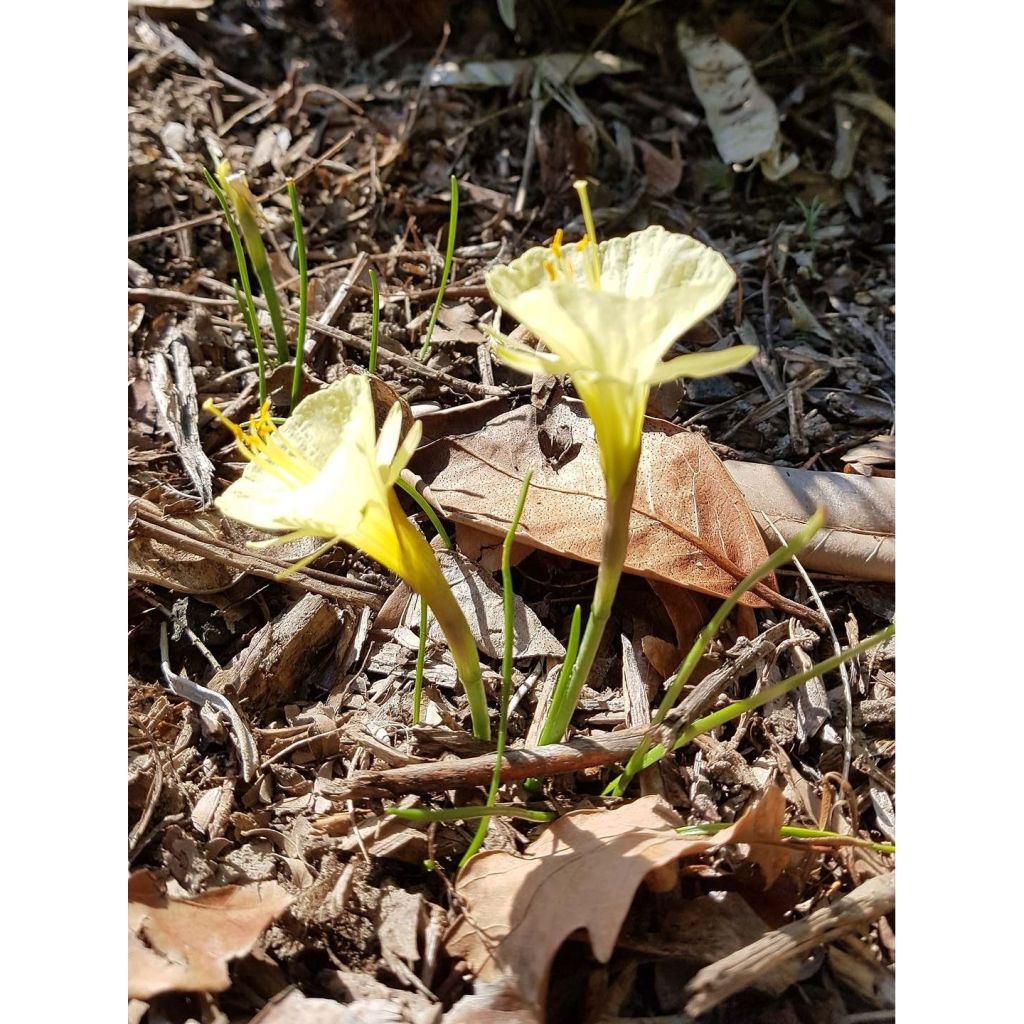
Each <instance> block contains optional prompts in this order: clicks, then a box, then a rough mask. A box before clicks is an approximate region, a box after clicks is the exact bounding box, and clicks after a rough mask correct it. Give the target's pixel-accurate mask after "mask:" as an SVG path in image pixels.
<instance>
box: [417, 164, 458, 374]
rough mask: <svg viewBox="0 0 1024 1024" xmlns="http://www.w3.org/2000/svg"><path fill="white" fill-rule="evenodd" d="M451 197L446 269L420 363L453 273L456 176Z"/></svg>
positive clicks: (421, 350)
mask: <svg viewBox="0 0 1024 1024" xmlns="http://www.w3.org/2000/svg"><path fill="white" fill-rule="evenodd" d="M451 197H452V199H451V207H450V209H449V211H448V247H447V249H446V251H445V255H444V268H443V269H442V271H441V284H440V287H439V288H438V289H437V299H436V300H435V301H434V308H433V310H432V312H431V314H430V322H429V323H428V324H427V334H426V337H425V338H424V339H423V347H422V348H421V349H420V362H422V361H423V360H424V359H426V358H427V353H428V352H429V351H430V340H431V338H433V336H434V325H435V324H436V323H437V316H438V314H439V313H440V312H441V300H442V299H443V298H444V292H445V289H446V288H447V287H448V275H449V274H450V273H451V271H452V260H453V258H454V256H455V229H456V228H457V227H458V226H459V181H458V179H457V178H456V177H455V175H454V174H453V175H452V176H451Z"/></svg>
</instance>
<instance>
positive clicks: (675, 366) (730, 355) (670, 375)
mask: <svg viewBox="0 0 1024 1024" xmlns="http://www.w3.org/2000/svg"><path fill="white" fill-rule="evenodd" d="M756 354H757V349H756V348H755V346H753V345H733V346H732V347H731V348H723V349H720V350H719V351H717V352H687V353H686V354H685V355H681V356H676V357H675V358H674V359H669V360H667V361H666V362H663V363H659V364H658V365H657V367H656V368H655V370H654V372H653V373H652V374H651V376H650V378H649V380H650V381H651V383H652V384H663V383H664V382H665V381H667V380H676V378H678V377H691V378H695V379H699V378H702V377H715V376H717V375H718V374H720V373H730V372H731V371H732V370H738V369H739V368H740V367H741V366H746V364H747V363H749V362H750V360H751V359H753V357H754V356H755V355H756Z"/></svg>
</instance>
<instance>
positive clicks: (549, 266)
mask: <svg viewBox="0 0 1024 1024" xmlns="http://www.w3.org/2000/svg"><path fill="white" fill-rule="evenodd" d="M544 270H545V272H546V273H547V275H548V278H549V279H550V280H552V281H557V280H558V274H557V273H555V265H554V263H552V262H551V260H545V261H544Z"/></svg>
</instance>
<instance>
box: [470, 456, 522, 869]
mask: <svg viewBox="0 0 1024 1024" xmlns="http://www.w3.org/2000/svg"><path fill="white" fill-rule="evenodd" d="M532 478H533V470H532V469H529V470H527V471H526V475H525V476H524V477H523V484H522V486H521V487H520V488H519V500H518V501H517V502H516V510H515V514H514V515H513V516H512V522H511V523H510V524H509V528H508V532H507V533H506V534H505V540H504V542H503V543H502V545H501V587H502V611H503V612H504V617H505V637H504V639H505V644H504V648H503V650H502V654H501V702H500V704H499V711H498V744H497V747H496V749H495V753H494V773H493V774H492V775H491V785H490V788H489V789H488V790H487V806H488V807H493V806H495V803H496V801H497V799H498V789H499V787H500V786H501V760H502V758H503V757H504V756H505V742H506V740H507V739H508V704H509V700H510V699H511V697H512V654H513V652H514V650H515V611H516V595H515V591H514V590H513V589H512V545H513V544H514V543H515V539H516V530H518V529H519V520H520V519H522V517H523V509H524V508H525V506H526V494H527V492H528V491H529V489H530V480H531V479H532ZM488 825H490V818H483V819H481V821H480V825H479V827H478V828H477V830H476V835H474V836H473V841H472V842H471V843H470V844H469V847H468V849H467V850H466V852H465V853H464V854H463V856H462V860H461V861H460V862H459V866H460V867H461V866H462V865H463V864H465V863H466V861H468V860H469V858H470V857H472V856H473V855H474V854H475V853H476V852H477V850H479V849H480V847H481V846H483V843H484V837H485V836H486V835H487V827H488Z"/></svg>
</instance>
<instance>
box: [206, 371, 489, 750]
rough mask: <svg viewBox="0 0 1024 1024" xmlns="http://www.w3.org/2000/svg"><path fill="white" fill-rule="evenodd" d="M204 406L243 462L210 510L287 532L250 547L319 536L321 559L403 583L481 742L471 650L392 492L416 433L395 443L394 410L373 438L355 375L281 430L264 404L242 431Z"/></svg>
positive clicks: (475, 660) (426, 548)
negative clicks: (428, 620)
mask: <svg viewBox="0 0 1024 1024" xmlns="http://www.w3.org/2000/svg"><path fill="white" fill-rule="evenodd" d="M205 408H207V409H208V410H209V411H212V412H213V413H214V414H215V415H217V416H218V418H219V419H221V420H222V422H224V423H226V425H227V426H228V427H229V429H231V431H232V433H233V434H234V435H235V439H236V441H237V442H238V447H239V449H240V451H241V452H242V454H243V455H244V456H245V457H246V459H247V460H248V462H249V465H248V466H246V468H245V471H244V472H243V473H242V476H241V477H240V478H239V479H238V480H237V481H235V483H233V484H231V486H230V487H228V489H227V490H226V491H225V492H224V493H223V494H222V495H221V496H220V497H219V498H218V499H217V501H216V503H215V504H216V506H217V508H218V509H219V510H220V511H221V512H222V513H223V514H224V515H226V516H229V517H230V518H232V519H237V520H238V521H239V522H242V523H246V524H248V525H249V526H253V527H255V528H256V529H258V530H266V531H268V532H275V531H278V530H284V531H287V532H286V533H285V534H284V535H283V536H280V537H275V538H273V539H271V540H267V541H259V542H256V543H255V544H254V545H253V546H256V547H269V546H271V545H275V544H284V543H286V542H288V541H293V540H297V539H298V538H300V537H324V538H327V540H328V542H327V544H326V545H324V547H323V548H321V549H320V551H323V550H325V549H326V548H327V547H329V546H331V545H332V544H336V543H338V542H339V541H343V542H345V543H346V544H350V545H352V546H353V547H356V548H359V549H360V550H362V551H365V552H366V554H368V555H369V556H370V557H371V558H373V559H374V560H375V561H377V562H380V563H381V565H383V566H385V567H386V568H388V569H390V570H391V571H392V572H393V573H395V574H396V575H398V576H400V577H401V578H402V579H403V580H405V581H406V583H408V584H409V586H410V587H412V589H413V590H415V591H416V592H417V593H418V594H419V595H420V596H421V597H422V598H423V599H424V600H425V601H426V603H427V605H428V606H429V607H430V609H431V611H432V612H433V613H434V616H435V618H436V619H437V622H438V625H439V626H440V627H441V629H442V631H443V632H444V634H445V637H446V639H447V640H448V643H449V646H450V648H451V652H452V658H453V660H454V662H455V666H456V668H457V670H458V673H459V678H460V679H461V680H462V684H463V686H464V687H465V690H466V695H467V697H468V698H469V704H470V711H471V714H472V718H473V731H474V734H475V735H477V736H478V737H480V738H484V739H486V738H487V737H488V736H489V725H488V718H487V704H486V696H485V694H484V689H483V683H482V680H481V676H480V660H479V657H478V655H477V649H476V642H475V640H474V639H473V635H472V633H471V632H470V630H469V626H468V624H467V623H466V618H465V616H464V615H463V613H462V610H461V609H460V608H459V606H458V604H457V602H456V601H455V598H454V597H453V596H452V592H451V588H450V587H449V586H448V583H447V581H446V580H445V578H444V575H443V574H442V572H441V567H440V566H439V565H438V562H437V557H436V556H435V554H434V551H433V549H432V548H431V547H430V545H429V544H428V543H427V541H426V539H425V538H424V536H423V535H422V534H421V533H420V532H419V530H417V529H416V527H415V526H413V524H412V523H411V522H410V521H409V519H408V518H407V517H406V515H405V513H404V512H403V511H402V508H401V506H400V505H399V503H398V498H397V497H396V495H395V492H394V483H395V481H396V480H397V479H398V477H399V474H400V473H401V472H402V470H403V469H404V468H405V466H406V464H407V463H408V461H409V459H410V458H411V457H412V454H413V452H414V451H415V450H416V445H417V444H418V443H419V439H420V435H421V434H422V427H421V425H420V424H419V423H414V424H413V426H412V429H411V430H410V431H409V432H408V434H406V436H405V439H404V440H401V429H402V412H401V408H400V407H399V405H398V404H397V403H396V404H395V405H393V406H392V407H391V410H390V412H389V413H388V416H387V419H386V420H385V422H384V426H383V427H382V429H381V432H380V436H379V438H378V437H377V436H376V429H375V424H374V413H373V400H372V398H371V395H370V385H369V382H368V380H367V378H366V377H363V376H361V375H359V374H350V375H349V376H347V377H345V378H344V379H343V380H340V381H337V382H335V383H334V384H331V385H330V386H329V387H327V388H325V389H324V390H323V391H319V392H317V393H316V394H313V395H310V396H309V397H308V398H306V399H305V400H304V401H302V402H300V403H299V405H298V406H297V407H296V409H295V412H294V413H293V414H292V416H291V417H289V418H288V419H287V420H285V422H284V424H283V425H282V426H281V427H280V428H278V427H276V426H275V425H274V424H273V422H272V421H271V420H270V417H269V403H267V404H266V405H265V406H264V408H263V409H262V410H261V413H260V416H259V418H257V419H256V420H254V421H253V422H252V423H251V425H250V429H249V431H248V432H246V431H243V430H242V429H241V428H240V427H238V426H236V425H235V424H234V423H231V422H230V421H229V420H227V419H226V418H225V417H224V416H222V415H221V414H220V413H219V412H218V411H217V409H216V408H215V407H213V406H212V403H209V402H208V403H207V404H206V406H205ZM400 442H401V443H400ZM317 554H319V551H318V552H317ZM312 557H315V555H314V556H310V558H312ZM306 561H309V559H305V560H304V561H303V563H299V565H302V564H304V563H305V562H306Z"/></svg>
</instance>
